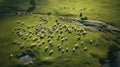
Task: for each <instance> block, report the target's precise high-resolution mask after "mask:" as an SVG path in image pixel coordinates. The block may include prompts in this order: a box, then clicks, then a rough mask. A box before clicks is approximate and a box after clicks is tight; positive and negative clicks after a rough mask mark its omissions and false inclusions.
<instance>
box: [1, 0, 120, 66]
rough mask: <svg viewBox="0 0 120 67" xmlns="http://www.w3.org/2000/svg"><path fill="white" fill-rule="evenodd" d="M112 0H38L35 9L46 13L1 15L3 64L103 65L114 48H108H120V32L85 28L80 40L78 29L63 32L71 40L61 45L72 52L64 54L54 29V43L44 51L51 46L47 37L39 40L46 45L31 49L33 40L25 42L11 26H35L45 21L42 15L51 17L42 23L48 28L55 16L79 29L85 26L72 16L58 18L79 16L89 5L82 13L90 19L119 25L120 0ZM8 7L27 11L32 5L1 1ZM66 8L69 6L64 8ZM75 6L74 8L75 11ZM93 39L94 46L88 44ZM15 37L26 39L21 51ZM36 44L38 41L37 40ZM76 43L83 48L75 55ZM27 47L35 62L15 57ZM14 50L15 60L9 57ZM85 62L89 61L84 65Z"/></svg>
mask: <svg viewBox="0 0 120 67" xmlns="http://www.w3.org/2000/svg"><path fill="white" fill-rule="evenodd" d="M109 1H110V0H49V1H48V0H36V2H37V6H36V9H35V10H34V12H38V13H43V14H44V15H41V14H32V15H28V16H27V15H23V16H16V15H1V16H0V67H8V66H9V67H39V66H40V67H48V66H49V67H100V63H99V59H101V58H102V59H106V58H108V52H109V51H111V49H109V47H111V46H115V47H116V46H117V47H118V48H120V45H119V44H120V38H119V35H116V34H113V33H110V32H99V31H93V32H91V31H90V30H89V29H86V28H85V30H86V31H87V34H86V35H82V36H81V40H80V41H77V35H76V34H77V32H74V31H73V33H72V34H69V33H66V32H63V35H64V36H67V37H68V41H66V42H65V43H63V44H61V45H62V47H63V49H65V48H66V47H69V52H68V53H66V52H65V53H64V54H62V53H61V52H60V51H57V48H56V47H57V45H58V44H60V43H61V42H60V41H57V40H56V39H57V36H58V34H59V33H56V32H53V34H54V38H53V39H52V42H53V44H54V46H53V47H52V48H50V49H48V51H47V52H44V48H45V47H46V46H48V42H47V36H46V37H45V38H44V39H43V40H40V42H42V41H45V44H44V45H43V46H41V47H38V46H37V47H35V48H33V49H30V45H31V44H32V39H27V40H25V41H24V40H22V39H21V38H19V37H18V36H17V35H16V34H15V33H12V29H13V28H14V27H22V28H26V27H27V26H28V25H35V24H36V23H37V22H43V23H44V21H43V20H42V19H40V17H44V18H48V23H47V24H43V26H44V27H46V28H49V27H51V26H52V25H53V24H54V23H55V20H56V19H58V20H59V21H60V22H61V24H62V25H64V24H67V25H69V26H74V27H75V26H76V28H77V29H79V28H84V27H83V26H80V25H78V24H77V23H76V22H71V21H70V19H64V20H62V19H60V18H59V16H63V17H65V18H71V17H74V18H79V13H80V12H81V10H80V9H81V8H86V10H84V11H82V12H83V16H87V17H88V18H89V19H90V20H100V21H104V22H106V23H108V24H112V25H114V26H116V27H118V28H120V27H119V25H120V23H119V22H120V20H119V10H120V8H119V1H118V0H117V1H111V2H109ZM9 3H11V4H12V5H11V4H9ZM7 7H15V10H14V9H12V11H13V12H14V11H19V10H20V11H24V10H26V9H28V8H29V7H30V4H29V0H26V1H25V0H24V1H22V0H16V1H14V2H13V1H12V0H5V1H4V0H0V8H4V9H6V8H7ZM64 7H65V8H66V9H64ZM16 8H17V9H16ZM73 8H75V9H74V10H73ZM4 9H0V11H4ZM91 9H94V11H91ZM10 11H11V10H10ZM12 11H11V12H12ZM8 12H9V11H8ZM48 12H51V13H52V15H50V16H48V15H46V14H47V13H48ZM0 14H3V13H0ZM67 15H68V16H67ZM18 20H21V21H22V22H25V25H24V26H22V25H20V24H17V21H18ZM46 35H48V34H46ZM34 37H35V35H34ZM32 38H33V37H32ZM91 39H92V40H93V44H92V45H90V44H89V40H91ZM15 40H19V41H20V42H24V43H25V48H24V49H22V50H20V45H13V44H12V43H13V42H14V41H15ZM81 41H84V44H83V45H80V43H81ZM35 43H36V44H37V42H35ZM76 43H78V44H79V47H80V48H79V49H78V50H77V51H76V53H75V54H73V53H72V49H73V47H74V45H75V44H76ZM37 45H38V44H37ZM84 47H87V48H88V50H87V51H86V52H85V51H84ZM113 49H117V48H113ZM26 50H31V51H32V52H33V53H34V54H35V58H36V60H35V62H34V63H33V64H28V65H25V64H23V62H21V61H19V60H17V59H16V58H15V56H16V55H17V54H19V53H20V52H24V51H26ZM50 50H54V53H53V55H51V56H49V51H50ZM113 52H114V51H113ZM11 53H12V54H13V56H14V57H13V58H12V60H11V59H10V54H11ZM86 61H87V62H88V64H84V63H85V62H86Z"/></svg>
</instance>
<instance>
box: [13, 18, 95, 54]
mask: <svg viewBox="0 0 120 67" xmlns="http://www.w3.org/2000/svg"><path fill="white" fill-rule="evenodd" d="M47 23H48V21H46V22H45V23H44V22H38V23H37V24H36V25H25V23H24V22H21V21H17V25H18V26H16V27H14V28H13V29H12V32H13V33H15V34H16V35H17V36H18V37H19V38H20V39H21V40H22V41H23V42H20V41H18V40H15V41H14V42H13V45H20V49H21V50H22V49H24V48H25V47H26V46H25V44H24V42H26V41H27V40H28V41H30V42H32V44H31V45H29V48H31V49H33V48H35V47H41V46H43V45H44V44H46V43H48V44H47V46H46V47H44V52H47V51H48V49H50V50H49V51H48V52H49V56H50V55H52V54H53V53H54V49H52V47H56V46H57V47H56V49H57V50H58V51H59V52H61V53H62V54H64V53H65V52H68V51H69V52H70V49H69V48H72V47H63V45H66V44H64V43H65V42H69V39H70V38H69V37H68V36H65V35H64V33H66V34H69V35H70V36H71V37H74V36H72V33H74V32H76V33H77V34H76V38H77V39H76V40H78V41H80V40H81V36H84V35H86V34H87V32H86V31H85V30H84V29H83V28H77V27H75V26H71V25H67V24H62V23H61V22H59V21H58V20H56V21H55V23H54V24H53V25H52V26H51V27H45V26H44V25H46V24H47ZM54 38H55V39H54ZM54 40H55V42H60V43H59V44H56V43H54ZM73 40H74V39H73ZM89 43H90V44H92V43H93V40H90V41H89ZM83 44H84V41H80V44H78V43H76V44H73V46H74V48H72V50H71V52H73V53H75V52H76V50H78V48H79V46H80V45H83ZM55 45H56V46H55ZM87 49H88V48H87V47H84V51H86V50H87ZM11 56H13V55H12V54H11Z"/></svg>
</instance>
